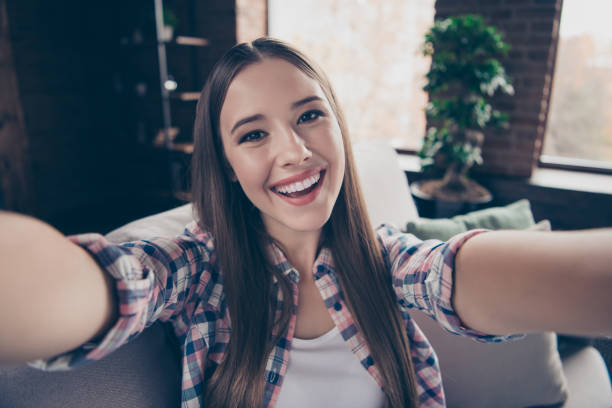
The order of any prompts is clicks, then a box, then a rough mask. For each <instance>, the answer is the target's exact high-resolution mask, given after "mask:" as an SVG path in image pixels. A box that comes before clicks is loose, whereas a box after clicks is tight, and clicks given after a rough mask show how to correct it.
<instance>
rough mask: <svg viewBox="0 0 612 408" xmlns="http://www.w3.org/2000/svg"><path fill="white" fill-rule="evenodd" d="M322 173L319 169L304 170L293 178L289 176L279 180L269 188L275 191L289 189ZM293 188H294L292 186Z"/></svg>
mask: <svg viewBox="0 0 612 408" xmlns="http://www.w3.org/2000/svg"><path fill="white" fill-rule="evenodd" d="M322 171H323V169H321V168H315V169H310V170H306V171H304V172H302V173H300V174H296V175H295V176H291V177H287V178H284V179H282V180H279V181H277V182H276V183H274V184H273V185H272V186H271V187H270V188H271V189H272V190H275V191H278V190H283V189H284V188H285V187H289V186H291V185H292V184H296V183H298V182H305V181H307V180H308V179H309V178H310V177H313V176H314V177H316V176H317V175H320V174H321V172H322ZM293 187H294V188H295V187H296V186H293Z"/></svg>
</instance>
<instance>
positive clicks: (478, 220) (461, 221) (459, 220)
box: [405, 199, 535, 241]
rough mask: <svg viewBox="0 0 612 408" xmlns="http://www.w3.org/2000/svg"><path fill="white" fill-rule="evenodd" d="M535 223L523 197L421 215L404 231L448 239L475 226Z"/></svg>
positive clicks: (514, 226)
mask: <svg viewBox="0 0 612 408" xmlns="http://www.w3.org/2000/svg"><path fill="white" fill-rule="evenodd" d="M534 224H535V221H534V219H533V214H532V213H531V205H530V204H529V201H528V200H526V199H523V200H519V201H517V202H515V203H512V204H509V205H507V206H505V207H492V208H487V209H484V210H479V211H473V212H470V213H467V214H465V215H457V216H455V217H453V218H440V219H421V220H419V221H411V222H409V223H408V224H406V229H405V232H408V233H410V234H414V235H416V236H417V237H418V238H420V239H424V240H425V239H440V240H443V241H446V240H448V239H449V238H451V237H452V236H454V235H457V234H459V233H461V232H465V231H468V230H471V229H476V228H486V229H491V230H499V229H527V228H529V227H531V226H533V225H534Z"/></svg>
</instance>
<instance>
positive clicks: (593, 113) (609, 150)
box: [543, 0, 612, 168]
mask: <svg viewBox="0 0 612 408" xmlns="http://www.w3.org/2000/svg"><path fill="white" fill-rule="evenodd" d="M610 13H612V3H609V2H602V1H600V0H563V9H562V11H561V24H560V35H559V44H558V51H557V62H556V67H555V75H554V78H553V88H552V94H551V104H550V113H549V118H548V127H547V129H546V136H545V139H544V149H543V154H544V155H546V156H549V157H544V158H543V161H557V162H564V163H571V164H577V165H582V166H587V167H588V166H591V167H605V168H612V115H611V114H610V112H612V30H611V29H610V21H609V18H610V17H609V16H610ZM550 156H557V160H555V159H554V158H552V157H550ZM569 159H572V160H569Z"/></svg>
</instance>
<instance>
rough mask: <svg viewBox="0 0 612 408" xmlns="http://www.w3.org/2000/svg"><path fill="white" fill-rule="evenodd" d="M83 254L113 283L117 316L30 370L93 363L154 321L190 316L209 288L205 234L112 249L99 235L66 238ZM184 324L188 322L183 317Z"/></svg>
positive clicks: (208, 247)
mask: <svg viewBox="0 0 612 408" xmlns="http://www.w3.org/2000/svg"><path fill="white" fill-rule="evenodd" d="M68 238H69V239H70V240H71V241H72V242H74V243H75V244H77V245H80V246H81V247H83V248H84V249H85V250H86V251H87V252H89V253H90V254H91V255H92V257H93V258H94V259H95V260H96V262H97V263H98V264H99V265H100V267H101V268H102V269H103V270H104V271H105V272H106V273H108V274H110V275H111V276H112V277H113V278H114V280H115V289H116V293H117V299H118V301H119V308H118V310H119V316H118V319H117V320H116V321H115V323H114V325H113V326H112V327H111V328H110V330H109V331H108V332H107V333H106V334H105V335H103V336H101V337H100V338H98V339H96V340H93V341H91V342H89V343H86V344H83V345H81V346H80V347H78V348H77V349H74V350H71V351H69V352H67V353H65V354H62V355H59V356H54V357H52V358H49V359H46V360H36V361H32V362H30V363H29V365H30V366H33V367H35V368H39V369H43V370H67V369H70V368H73V367H76V366H80V365H83V364H86V363H88V362H90V361H94V360H99V359H101V358H103V357H104V356H106V355H108V354H109V353H111V352H112V351H114V350H116V349H117V348H119V347H120V346H122V345H123V344H125V343H127V342H129V341H130V340H132V339H134V338H135V337H136V336H137V335H138V334H140V333H141V332H142V331H143V330H144V329H145V328H146V327H148V326H150V325H151V324H153V323H154V322H155V321H156V320H161V321H167V320H170V319H172V318H173V317H175V316H177V315H178V314H181V317H182V318H185V316H184V314H189V313H190V311H191V312H193V309H194V308H195V305H196V303H197V302H198V301H201V300H202V298H203V297H205V296H206V293H200V292H205V288H207V287H210V286H211V285H209V284H208V283H209V282H208V281H210V280H211V271H212V268H211V267H210V258H211V249H212V247H211V245H212V243H211V240H210V237H209V236H208V234H206V233H201V231H200V234H195V233H191V232H190V231H189V230H187V229H186V230H185V234H183V235H180V236H177V237H175V238H155V239H151V240H141V241H135V242H129V243H124V244H120V245H116V244H112V243H110V242H109V241H107V240H106V239H105V238H104V237H103V236H102V235H100V234H81V235H74V236H70V237H68ZM187 318H189V317H188V316H187Z"/></svg>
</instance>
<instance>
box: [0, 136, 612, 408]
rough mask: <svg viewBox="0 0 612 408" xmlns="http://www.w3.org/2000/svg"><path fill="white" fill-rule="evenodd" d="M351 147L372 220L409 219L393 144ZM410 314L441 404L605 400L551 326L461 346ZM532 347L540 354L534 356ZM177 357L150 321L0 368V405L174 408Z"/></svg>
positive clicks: (582, 361) (176, 227) (172, 342)
mask: <svg viewBox="0 0 612 408" xmlns="http://www.w3.org/2000/svg"><path fill="white" fill-rule="evenodd" d="M355 154H356V156H357V157H356V158H357V164H358V170H359V173H360V176H361V179H362V184H363V189H364V194H365V198H366V203H367V205H368V208H369V211H370V213H371V218H372V221H373V223H374V224H379V223H380V222H382V221H385V222H392V223H395V224H396V225H403V224H404V223H405V222H406V221H408V220H410V219H415V218H418V214H417V211H416V207H415V206H414V203H413V202H412V199H411V197H410V194H409V192H408V186H407V183H406V179H405V176H404V174H403V172H402V171H401V170H400V169H399V167H398V166H397V160H396V157H395V153H394V151H393V150H392V149H390V148H389V147H387V146H386V145H384V144H377V143H368V144H365V145H359V146H356V147H355ZM190 219H191V207H190V206H189V205H186V206H182V207H179V208H176V209H173V210H170V211H167V212H165V213H162V214H157V215H154V216H151V217H147V218H144V219H141V220H138V221H135V222H133V223H130V224H128V225H126V226H124V227H122V228H120V229H118V230H115V231H113V232H111V233H110V234H108V235H107V238H108V239H109V240H111V241H114V242H124V241H128V240H134V239H138V238H146V237H152V236H159V235H166V236H168V235H174V234H176V233H179V232H181V231H182V228H183V226H184V225H186V224H187V223H188V222H189V220H190ZM414 318H415V319H416V320H417V323H418V324H419V326H420V327H421V328H422V329H423V331H424V332H425V334H426V336H427V337H428V338H429V339H430V341H431V342H432V344H433V345H434V347H435V348H436V350H437V353H438V356H439V358H440V365H441V368H442V373H443V381H444V384H445V389H446V391H447V401H448V406H449V407H525V406H532V407H533V406H549V407H550V406H554V407H561V406H564V407H568V408H578V407H592V408H610V407H612V389H611V387H610V376H609V373H608V371H607V369H606V366H605V364H604V361H603V359H602V357H601V355H600V354H599V353H598V352H597V350H595V349H594V348H593V347H591V346H589V345H588V344H580V343H579V342H576V343H573V345H572V346H570V347H566V348H565V349H564V352H563V353H561V355H560V354H559V353H558V352H557V349H556V343H555V342H554V340H555V336H554V334H548V335H546V334H543V335H542V336H539V335H534V336H531V337H528V338H527V339H525V340H521V341H522V343H520V342H517V343H515V344H511V345H501V346H500V345H488V344H487V345H479V344H478V343H475V342H472V341H471V340H470V343H469V344H468V343H462V341H466V339H462V338H459V337H458V336H452V335H450V334H448V333H443V332H442V331H441V330H440V329H439V327H438V326H437V325H436V324H435V323H433V322H432V321H431V319H428V318H426V317H424V316H422V315H421V314H419V313H418V312H415V314H414ZM470 353H473V355H471V356H470ZM542 354H546V355H547V356H546V357H545V358H539V357H542ZM179 358H180V352H179V345H178V344H177V341H176V339H175V337H174V335H173V333H172V330H171V328H170V327H169V326H167V325H165V324H161V323H155V324H154V325H152V326H151V327H149V328H148V329H146V330H145V331H144V332H143V334H142V335H141V336H139V337H138V338H137V339H135V340H134V341H133V342H132V343H130V344H127V345H125V346H124V347H122V348H121V349H119V350H117V351H116V352H115V353H113V354H112V355H110V356H108V357H107V358H105V359H104V360H101V361H99V362H96V363H95V364H91V365H89V366H86V367H80V368H77V369H74V370H73V371H70V372H55V373H47V372H41V371H38V370H35V369H33V368H30V367H29V366H19V367H4V368H0V408H4V407H11V408H26V407H28V408H29V407H49V408H60V407H61V408H72V407H88V408H97V407H100V408H101V407H119V408H122V407H125V408H128V407H129V408H140V407H143V408H144V407H148V408H156V407H160V408H162V407H178V406H179V405H180V382H181V379H180V377H181V367H180V359H179ZM538 359H539V360H541V363H537V362H536V361H535V360H538ZM510 366H514V367H510ZM555 370H556V371H555ZM491 377H494V378H491ZM543 377H546V378H543ZM549 377H550V378H549ZM487 392H489V395H483V394H486V393H487Z"/></svg>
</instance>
